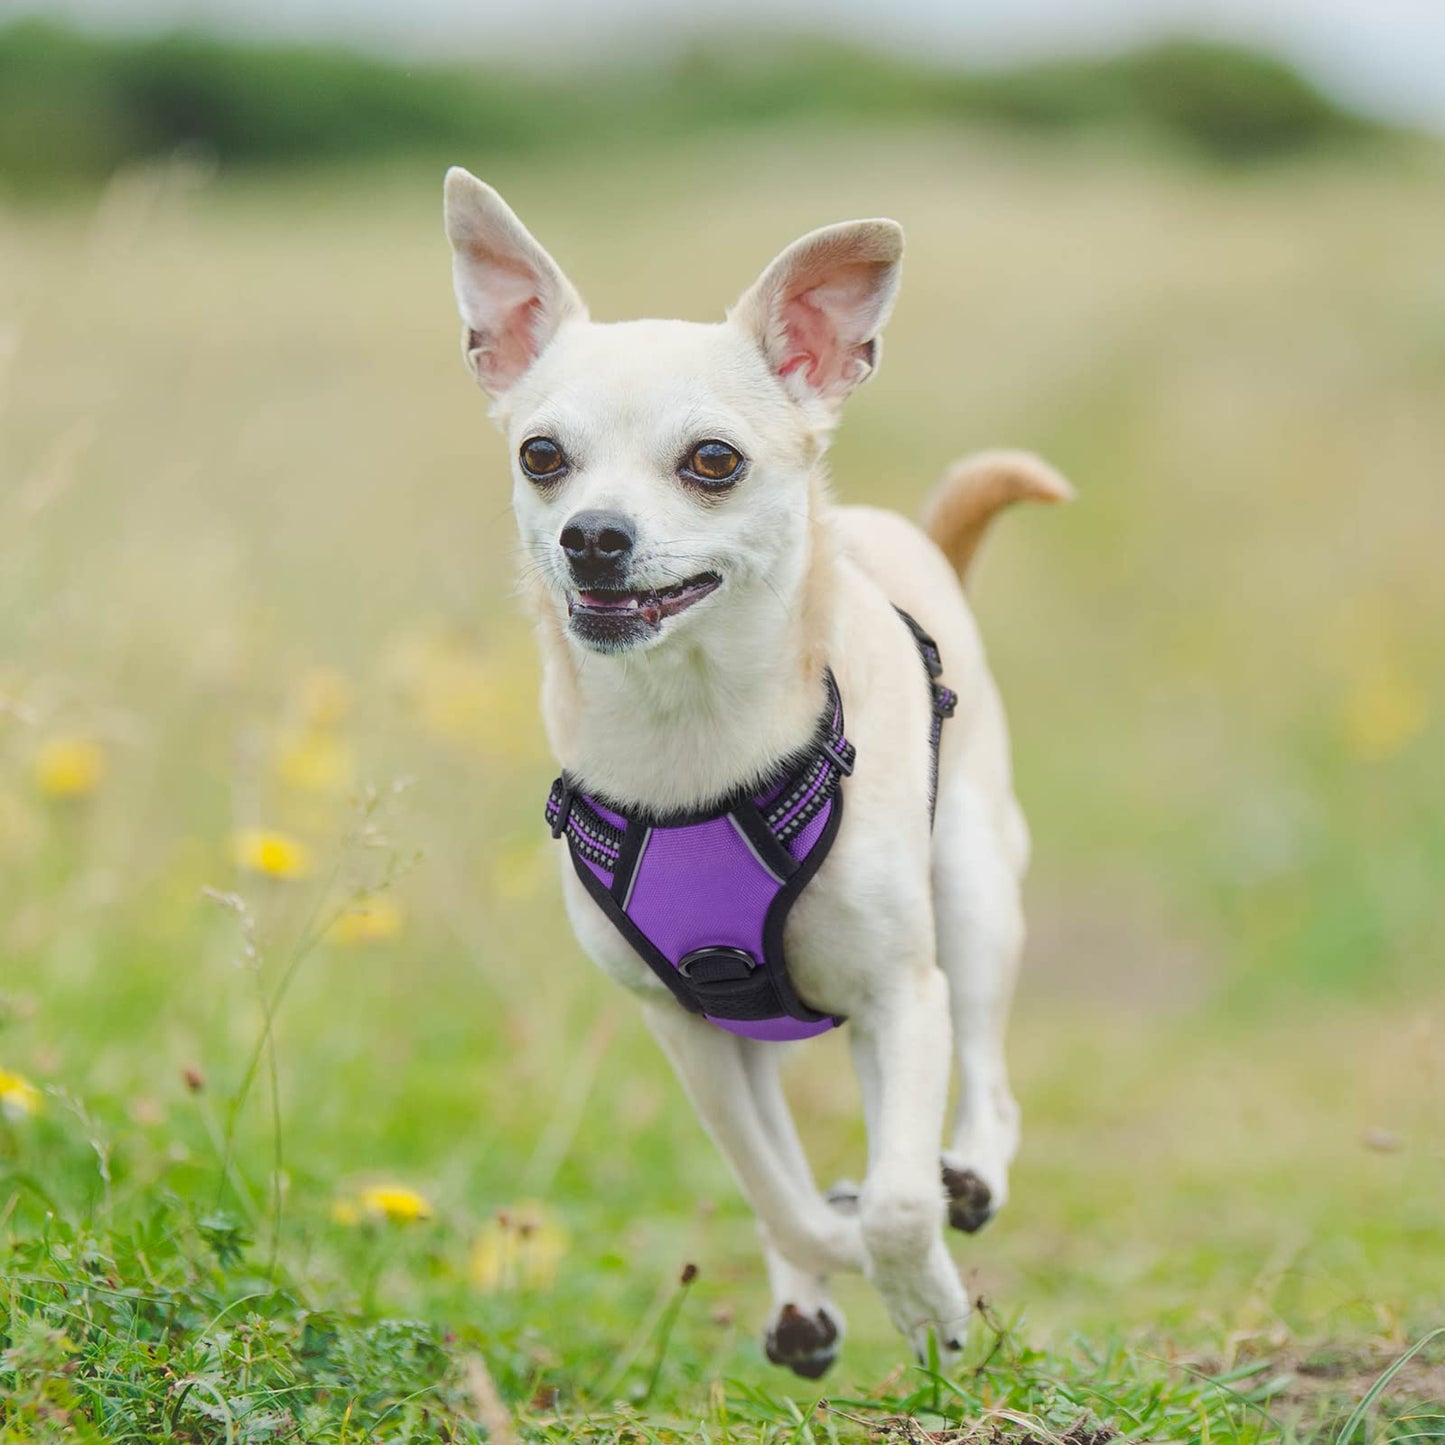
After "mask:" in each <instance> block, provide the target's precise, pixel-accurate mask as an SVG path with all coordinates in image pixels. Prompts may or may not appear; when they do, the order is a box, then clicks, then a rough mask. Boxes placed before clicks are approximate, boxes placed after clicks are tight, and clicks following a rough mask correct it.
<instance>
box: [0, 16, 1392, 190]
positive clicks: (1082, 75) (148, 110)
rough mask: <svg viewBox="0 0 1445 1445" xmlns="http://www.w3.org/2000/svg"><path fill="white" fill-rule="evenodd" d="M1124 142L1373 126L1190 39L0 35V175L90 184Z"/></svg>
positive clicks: (1274, 65)
mask: <svg viewBox="0 0 1445 1445" xmlns="http://www.w3.org/2000/svg"><path fill="white" fill-rule="evenodd" d="M809 119H812V120H824V121H826V120H838V121H845V120H851V121H855V122H857V121H866V122H868V123H873V124H888V123H893V122H913V121H931V122H935V123H939V122H942V123H979V122H982V123H989V124H994V125H1001V126H1009V127H1016V128H1020V129H1029V130H1032V131H1036V132H1050V131H1053V132H1063V131H1075V130H1080V129H1085V128H1103V127H1109V128H1113V129H1116V130H1121V129H1129V130H1132V131H1135V132H1141V133H1145V134H1148V135H1152V136H1155V137H1158V138H1161V139H1163V140H1165V141H1168V142H1171V143H1174V144H1177V145H1182V146H1185V147H1187V148H1189V149H1190V150H1192V151H1194V152H1196V153H1199V154H1202V155H1205V156H1209V157H1213V158H1215V159H1219V160H1224V161H1253V160H1260V159H1267V158H1270V157H1274V156H1279V155H1285V154H1290V153H1297V152H1301V151H1307V150H1311V149H1315V148H1319V147H1324V146H1330V145H1335V144H1339V143H1341V142H1347V141H1360V140H1365V139H1369V138H1371V137H1379V136H1381V135H1383V134H1385V132H1384V129H1383V128H1382V127H1380V126H1377V125H1374V124H1373V123H1371V122H1368V121H1365V120H1363V119H1362V118H1360V117H1359V116H1356V115H1353V114H1351V113H1349V112H1347V111H1344V110H1342V109H1341V108H1340V107H1338V106H1336V105H1335V104H1334V103H1333V102H1332V101H1330V100H1329V99H1327V98H1326V97H1324V96H1323V95H1321V94H1320V93H1319V92H1318V91H1317V90H1316V89H1314V87H1313V86H1311V85H1310V84H1309V83H1308V82H1307V81H1305V80H1304V79H1303V78H1302V77H1301V76H1300V75H1299V74H1298V73H1297V72H1295V71H1294V70H1292V69H1291V68H1290V67H1288V66H1287V65H1285V64H1283V63H1281V62H1279V61H1277V60H1273V59H1270V58H1267V57H1265V56H1262V55H1259V54H1256V53H1254V52H1251V51H1246V50H1240V49H1234V48H1229V47H1223V46H1218V45H1212V44H1211V45H1207V44H1203V43H1198V42H1192V41H1177V42H1170V43H1167V44H1161V45H1157V46H1154V47H1152V48H1149V49H1145V50H1138V51H1134V52H1131V53H1127V54H1123V55H1119V56H1116V57H1113V58H1108V59H1091V60H1072V61H1061V62H1054V63H1050V64H1043V65H1034V66H1029V67H1027V68H1023V69H1014V70H1010V71H1005V72H995V71H989V72H980V71H960V70H948V69H943V68H941V67H934V66H929V65H927V64H923V63H915V62H908V61H904V60H900V59H897V58H890V57H886V56H882V55H879V54H875V53H873V52H870V51H866V50H861V49H856V48H850V47H847V46H842V45H838V44H836V43H833V42H830V41H820V40H807V39H803V38H792V39H783V38H771V39H765V38H762V37H759V36H756V35H754V36H751V37H749V43H747V44H745V45H744V44H741V43H737V42H736V41H734V42H733V43H729V44H728V45H722V44H711V45H709V44H699V45H697V46H695V47H694V48H692V49H691V50H689V51H686V52H684V53H682V54H681V55H679V56H677V57H676V58H674V59H672V60H670V61H666V62H663V63H656V62H654V63H651V64H649V65H648V66H647V67H646V68H642V67H640V66H639V67H637V68H630V67H629V66H628V65H627V64H626V63H625V62H623V61H620V60H619V61H616V62H613V63H611V64H609V65H607V66H601V67H593V68H589V69H577V70H575V71H573V70H568V69H567V68H565V67H563V66H560V65H558V64H554V63H549V62H548V61H547V60H546V59H545V57H541V58H534V59H533V61H531V62H529V63H516V64H513V65H510V66H506V67H502V66H496V67H490V68H488V67H484V66H482V65H469V64H463V63H451V64H426V63H421V62H418V63H414V64H407V65H403V64H397V63H392V62H390V61H388V60H385V59H381V58H377V57H372V56H368V55H361V54H357V53H355V52H352V51H348V50H340V49H324V48H319V47H314V46H307V47H303V46H296V45H280V44H271V43H264V44H263V43H257V42H242V41H236V40H229V39H220V38H216V37H212V36H208V35H202V34H198V33H193V32H179V33H174V34H169V35H164V36H158V37H113V36H108V37H100V36H96V35H92V34H87V33H81V32H78V31H74V30H70V29H64V28H60V27H57V26H54V25H51V24H48V23H45V22H41V21H22V22H18V23H14V24H11V25H9V26H7V27H4V28H0V180H4V181H6V182H8V183H9V185H11V186H12V187H19V188H26V189H30V188H35V187H40V186H47V185H64V184H74V183H77V182H79V183H84V182H92V181H95V180H99V179H103V178H104V177H106V176H107V175H109V174H111V173H112V172H113V171H114V170H116V169H117V168H118V167H120V166H122V165H125V164H127V163H129V162H134V161H137V160H145V159H148V158H151V157H155V156H160V155H166V154H170V153H172V152H174V151H176V150H178V149H189V150H193V151H195V152H198V153H200V154H203V155H206V156H209V157H213V158H214V159H215V160H217V161H218V162H219V163H221V164H222V165H224V166H242V165H275V164H285V163H303V162H309V163H315V162H324V161H329V160H338V159H346V158H352V157H361V156H381V155H388V154H390V155H397V154H413V155H425V156H432V157H435V158H436V159H444V158H450V157H452V156H453V155H456V154H470V155H475V154H477V153H478V151H479V150H487V149H489V150H491V151H493V152H494V153H495V152H497V151H504V150H507V151H520V150H523V149H540V148H546V147H549V146H555V145H558V144H563V143H574V144H575V143H577V142H578V141H580V140H583V139H614V140H631V139H639V140H640V139H644V138H647V137H649V136H677V135H679V134H688V133H699V132H703V131H709V130H718V129H724V128H728V127H738V126H767V125H770V124H773V123H776V122H780V121H796V120H809Z"/></svg>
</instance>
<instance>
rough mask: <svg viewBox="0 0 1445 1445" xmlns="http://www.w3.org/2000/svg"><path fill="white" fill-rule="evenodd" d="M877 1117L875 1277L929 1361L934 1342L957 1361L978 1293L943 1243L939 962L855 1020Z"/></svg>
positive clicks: (866, 1193)
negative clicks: (970, 1290) (966, 1284)
mask: <svg viewBox="0 0 1445 1445" xmlns="http://www.w3.org/2000/svg"><path fill="white" fill-rule="evenodd" d="M852 1027H853V1028H854V1030H855V1031H856V1035H857V1037H856V1041H855V1053H856V1056H857V1059H858V1062H859V1064H860V1065H861V1068H860V1075H861V1076H862V1081H863V1084H864V1087H865V1090H866V1091H867V1092H868V1093H869V1094H870V1095H871V1096H872V1097H871V1104H870V1107H869V1110H868V1113H869V1116H870V1117H869V1121H868V1122H869V1129H870V1138H869V1147H868V1175H867V1178H866V1180H865V1182H864V1184H863V1190H862V1193H861V1194H860V1196H859V1200H858V1213H859V1220H860V1223H861V1225H862V1231H863V1241H864V1245H865V1248H866V1251H867V1255H868V1261H869V1269H868V1274H869V1278H870V1279H871V1280H872V1281H873V1283H874V1285H875V1286H876V1287H877V1289H878V1292H879V1294H880V1295H882V1297H883V1302H884V1303H885V1304H886V1305H887V1307H888V1312H889V1314H890V1315H891V1316H892V1317H893V1322H894V1324H896V1325H897V1326H898V1328H899V1329H900V1330H902V1331H903V1333H904V1334H905V1335H907V1336H908V1339H909V1340H910V1342H911V1343H912V1345H913V1348H914V1351H915V1353H916V1354H917V1355H918V1357H919V1358H920V1359H926V1358H927V1356H928V1336H929V1333H930V1331H932V1332H934V1333H935V1334H936V1336H937V1339H938V1351H939V1356H940V1358H941V1359H942V1360H943V1361H944V1362H945V1363H947V1362H950V1361H951V1360H952V1359H953V1358H954V1357H956V1355H957V1353H958V1351H959V1350H960V1349H961V1348H962V1342H963V1336H964V1331H965V1330H966V1328H967V1325H968V1313H969V1303H968V1294H967V1292H966V1291H965V1290H964V1288H963V1284H962V1282H961V1281H960V1280H959V1277H958V1271H957V1269H955V1268H954V1264H953V1259H952V1257H951V1256H950V1255H949V1253H948V1247H947V1245H946V1244H945V1243H944V1240H943V1224H944V1201H943V1186H942V1182H941V1180H940V1178H939V1172H938V1146H939V1142H940V1137H941V1135H942V1133H943V1116H944V1111H945V1108H946V1106H947V1101H948V1074H949V1063H950V1058H949V1055H950V1036H949V1019H948V981H947V980H946V979H945V978H944V976H943V974H942V973H941V972H940V971H939V970H938V969H937V968H936V967H935V966H934V964H933V961H932V959H931V958H930V959H928V960H927V961H926V962H921V963H917V964H904V965H901V966H900V968H899V971H898V972H897V973H896V974H894V975H893V976H891V977H889V978H887V979H886V980H881V981H880V987H879V989H878V992H877V994H876V995H875V998H874V1000H873V1002H872V1004H871V1005H870V1007H869V1008H868V1009H866V1010H863V1011H860V1012H859V1013H857V1014H855V1016H854V1018H853V1023H852Z"/></svg>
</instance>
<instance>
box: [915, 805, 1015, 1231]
mask: <svg viewBox="0 0 1445 1445" xmlns="http://www.w3.org/2000/svg"><path fill="white" fill-rule="evenodd" d="M1027 836H1028V835H1027V831H1026V830H1025V827H1024V823H1023V819H1022V816H1021V815H1019V813H1018V811H1017V807H1016V805H1015V804H1014V803H1013V801H1012V799H1009V800H1008V803H1007V808H1006V810H1005V811H1004V813H1003V815H1002V820H1001V821H1000V818H999V815H998V811H997V810H996V809H995V808H993V807H991V806H990V804H989V803H988V801H987V800H986V799H985V798H984V797H983V795H982V794H981V793H980V792H979V791H978V789H977V788H976V787H975V786H974V785H973V784H972V783H970V781H969V780H968V779H967V778H963V777H960V778H956V779H955V780H954V781H953V783H952V785H951V786H950V787H949V788H947V789H945V791H944V792H943V793H942V794H941V795H940V797H939V800H938V816H937V819H936V822H935V826H934V865H933V873H934V916H935V919H936V922H937V930H938V961H939V964H940V966H941V967H942V968H943V970H944V972H945V973H947V975H948V981H949V1001H950V1009H951V1012H952V1015H953V1041H954V1049H955V1051H956V1053H957V1057H958V1069H959V1101H958V1113H957V1116H956V1118H955V1120H954V1126H953V1132H952V1138H951V1140H950V1147H949V1148H948V1149H947V1150H945V1152H944V1155H943V1183H944V1188H945V1190H946V1192H947V1194H948V1197H949V1211H948V1216H949V1223H951V1224H952V1225H953V1227H954V1228H955V1229H962V1230H966V1231H968V1232H969V1233H972V1232H973V1231H974V1230H977V1229H981V1228H982V1227H983V1226H984V1225H985V1224H987V1223H988V1221H989V1220H990V1219H991V1218H993V1216H994V1215H995V1214H996V1213H997V1212H998V1210H999V1209H1001V1208H1002V1207H1003V1205H1004V1203H1005V1201H1006V1200H1007V1199H1008V1171H1009V1165H1010V1164H1011V1163H1012V1162H1013V1157H1014V1154H1015V1152H1016V1151H1017V1149H1018V1140H1019V1109H1018V1105H1017V1104H1016V1103H1015V1102H1014V1097H1013V1093H1012V1092H1011V1090H1010V1089H1009V1082H1008V1070H1007V1066H1006V1064H1005V1059H1004V1034H1005V1030H1006V1028H1007V1024H1008V1012H1009V1005H1010V1003H1011V1002H1012V998H1013V987H1014V979H1015V977H1016V975H1017V972H1018V961H1019V955H1020V953H1021V952H1022V950H1023V940H1024V924H1023V912H1022V909H1021V907H1020V903H1019V880H1020V874H1021V873H1022V871H1023V866H1024V863H1025V861H1026V857H1027Z"/></svg>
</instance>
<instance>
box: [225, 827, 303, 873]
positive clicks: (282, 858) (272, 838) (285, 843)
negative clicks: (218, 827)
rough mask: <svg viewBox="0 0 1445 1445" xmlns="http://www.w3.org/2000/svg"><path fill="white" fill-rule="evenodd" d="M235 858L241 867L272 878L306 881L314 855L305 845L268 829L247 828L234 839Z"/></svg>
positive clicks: (233, 851) (232, 845) (233, 853)
mask: <svg viewBox="0 0 1445 1445" xmlns="http://www.w3.org/2000/svg"><path fill="white" fill-rule="evenodd" d="M231 857H232V859H233V860H234V862H235V864H236V866H237V867H238V868H244V869H245V870H246V871H247V872H249V873H264V874H265V875H266V876H267V877H268V878H305V877H306V876H307V875H308V874H309V873H310V872H311V853H310V851H309V850H308V849H307V847H306V845H305V844H304V843H301V842H299V841H298V840H297V839H295V838H290V837H287V835H286V834H285V833H277V832H273V831H271V830H270V829H267V828H243V829H242V830H241V831H240V832H239V833H236V834H235V835H234V836H233V837H232V839H231Z"/></svg>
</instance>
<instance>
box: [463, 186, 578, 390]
mask: <svg viewBox="0 0 1445 1445" xmlns="http://www.w3.org/2000/svg"><path fill="white" fill-rule="evenodd" d="M446 222H447V239H448V240H449V241H450V242H451V243H452V281H453V284H454V285H455V287H456V293H457V308H458V310H460V312H461V313H462V326H463V332H462V350H463V351H464V352H465V353H466V358H467V365H468V366H469V367H470V368H471V371H472V374H473V375H474V376H475V377H476V379H477V380H478V381H479V382H480V383H481V385H482V386H483V387H484V388H485V389H486V390H487V391H489V392H491V393H492V394H493V395H494V396H496V395H500V394H501V393H502V392H505V391H507V390H508V389H509V388H510V387H511V386H512V385H513V384H514V383H515V382H516V381H517V379H518V378H519V377H520V376H521V375H522V373H523V372H525V371H526V370H527V368H528V367H529V366H531V364H532V363H533V362H534V361H535V360H536V359H537V358H538V356H540V355H541V354H542V350H543V348H544V347H545V346H546V345H547V343H548V342H549V341H550V340H551V339H552V337H553V335H554V334H555V333H556V330H557V328H558V327H559V326H560V325H561V324H562V322H563V321H566V320H567V319H569V318H571V317H580V318H585V317H586V315H587V308H586V307H585V306H583V304H582V298H581V297H580V296H578V294H577V292H576V291H575V290H574V289H573V287H572V283H571V282H570V281H568V279H567V278H566V277H565V276H564V275H563V274H562V272H561V270H560V269H559V268H558V266H557V263H556V262H555V261H554V260H553V259H552V258H551V257H550V256H549V255H548V254H547V253H546V252H545V251H544V250H543V249H542V248H541V246H539V245H538V244H537V242H536V241H534V240H533V239H532V236H531V233H530V232H529V231H528V230H527V228H526V227H525V226H524V225H523V224H522V223H521V222H520V221H519V220H518V219H517V217H516V216H515V215H514V214H513V212H512V208H511V207H510V206H508V205H507V203H506V202H505V201H504V200H503V199H502V198H501V197H500V196H499V195H498V194H497V193H496V192H495V191H494V190H493V189H492V188H491V187H490V186H489V185H487V184H485V183H484V182H482V181H479V180H478V179H477V178H476V177H475V176H474V175H472V174H471V173H470V172H469V171H464V170H463V169H462V168H461V167H460V166H453V167H452V168H451V170H449V171H448V172H447V180H446Z"/></svg>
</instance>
